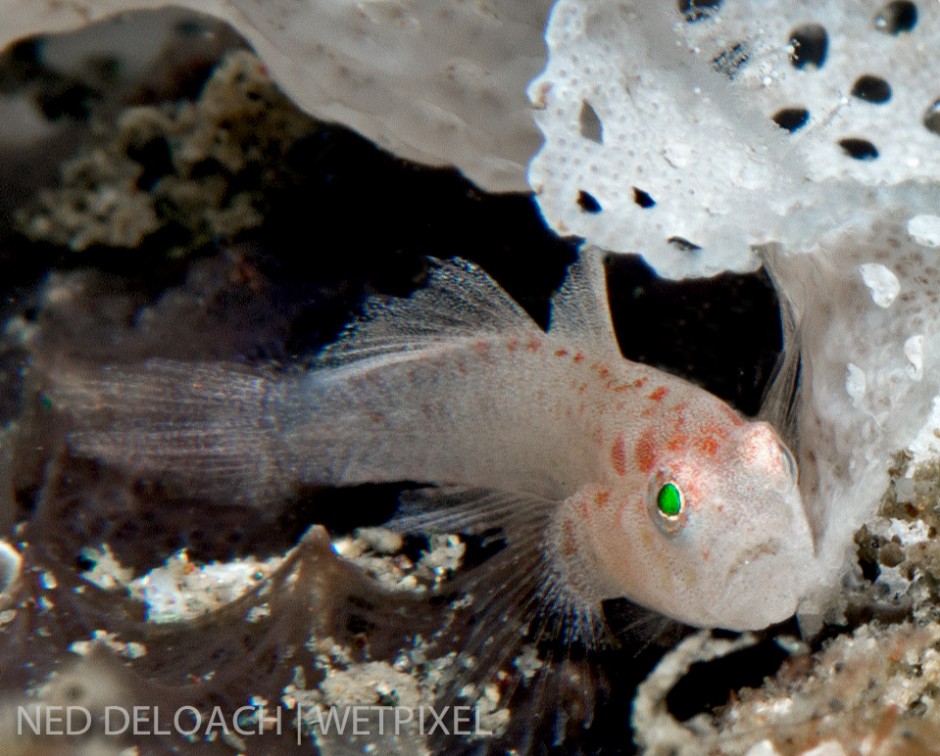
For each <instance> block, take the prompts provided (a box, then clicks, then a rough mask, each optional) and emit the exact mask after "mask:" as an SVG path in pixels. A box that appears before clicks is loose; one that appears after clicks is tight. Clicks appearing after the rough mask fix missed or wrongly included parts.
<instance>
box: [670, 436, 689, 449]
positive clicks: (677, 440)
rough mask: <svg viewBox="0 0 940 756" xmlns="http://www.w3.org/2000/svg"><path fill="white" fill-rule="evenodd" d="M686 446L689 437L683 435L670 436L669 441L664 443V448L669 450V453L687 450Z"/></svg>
mask: <svg viewBox="0 0 940 756" xmlns="http://www.w3.org/2000/svg"><path fill="white" fill-rule="evenodd" d="M688 445H689V437H688V436H687V435H686V434H685V433H676V434H675V435H674V436H670V438H669V440H668V441H667V442H666V448H667V449H669V451H681V450H682V449H685V448H687V447H688Z"/></svg>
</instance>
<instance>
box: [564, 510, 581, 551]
mask: <svg viewBox="0 0 940 756" xmlns="http://www.w3.org/2000/svg"><path fill="white" fill-rule="evenodd" d="M577 550H578V540H577V539H576V538H575V537H574V525H573V524H572V522H571V520H569V519H568V518H567V517H566V518H565V519H564V520H563V521H562V523H561V553H562V554H564V555H565V556H572V555H573V554H574V553H576V552H577Z"/></svg>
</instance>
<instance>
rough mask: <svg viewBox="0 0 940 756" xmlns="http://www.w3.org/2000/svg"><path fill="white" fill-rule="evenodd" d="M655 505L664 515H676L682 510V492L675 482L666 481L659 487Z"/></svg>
mask: <svg viewBox="0 0 940 756" xmlns="http://www.w3.org/2000/svg"><path fill="white" fill-rule="evenodd" d="M656 506H657V507H658V508H659V512H660V514H663V515H665V516H666V517H670V518H672V517H678V516H679V514H680V513H681V512H682V492H681V491H680V490H679V487H678V486H677V485H676V484H675V483H666V484H665V485H664V486H663V487H662V488H660V489H659V493H658V494H657V496H656Z"/></svg>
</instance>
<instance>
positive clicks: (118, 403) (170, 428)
mask: <svg viewBox="0 0 940 756" xmlns="http://www.w3.org/2000/svg"><path fill="white" fill-rule="evenodd" d="M50 380H51V386H50V387H49V389H48V391H47V396H48V397H49V399H51V401H52V403H53V406H55V407H57V408H60V409H62V410H64V411H65V412H66V413H67V414H68V415H70V416H71V418H72V419H73V420H74V421H75V423H74V426H73V429H72V430H70V432H69V434H68V442H69V448H70V449H71V450H72V451H73V452H74V453H76V454H78V455H79V456H88V457H93V458H96V459H99V460H102V461H104V462H107V463H109V464H113V465H116V466H119V467H121V468H123V469H127V470H131V471H135V472H138V473H154V472H164V471H172V474H173V477H174V478H178V479H182V481H184V482H185V484H186V486H187V488H186V493H193V494H211V495H213V496H214V497H219V498H225V499H228V500H231V501H235V502H241V503H254V504H260V503H265V502H270V501H273V500H276V499H280V498H283V497H284V496H285V494H286V493H287V492H289V491H290V490H291V486H292V485H293V484H295V482H296V481H297V478H298V475H297V472H296V464H295V460H293V459H292V458H291V456H290V455H289V454H288V453H287V451H286V450H285V448H284V447H283V445H282V443H281V442H280V440H279V439H280V437H281V431H280V427H279V426H280V420H279V415H278V411H277V410H278V407H281V405H282V403H283V396H284V392H285V390H289V389H290V385H289V384H290V382H289V381H286V380H285V379H284V377H283V376H276V375H275V374H274V373H273V372H272V371H269V370H264V369H259V368H248V367H244V366H241V365H237V364H224V363H221V364H215V363H208V364H201V363H184V362H172V361H166V360H150V361H148V362H146V363H144V364H143V365H140V366H136V367H114V366H112V367H105V368H103V369H100V370H92V369H83V368H74V367H72V368H67V369H65V370H61V371H59V372H57V373H56V374H54V375H52V376H50ZM281 411H282V412H283V407H281Z"/></svg>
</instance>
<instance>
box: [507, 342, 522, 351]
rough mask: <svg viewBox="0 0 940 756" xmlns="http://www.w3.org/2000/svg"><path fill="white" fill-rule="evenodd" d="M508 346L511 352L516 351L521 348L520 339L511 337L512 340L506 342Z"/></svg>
mask: <svg viewBox="0 0 940 756" xmlns="http://www.w3.org/2000/svg"><path fill="white" fill-rule="evenodd" d="M506 348H507V349H508V350H509V351H510V352H515V351H516V350H517V349H518V348H519V339H510V340H509V341H508V342H507V343H506Z"/></svg>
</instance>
